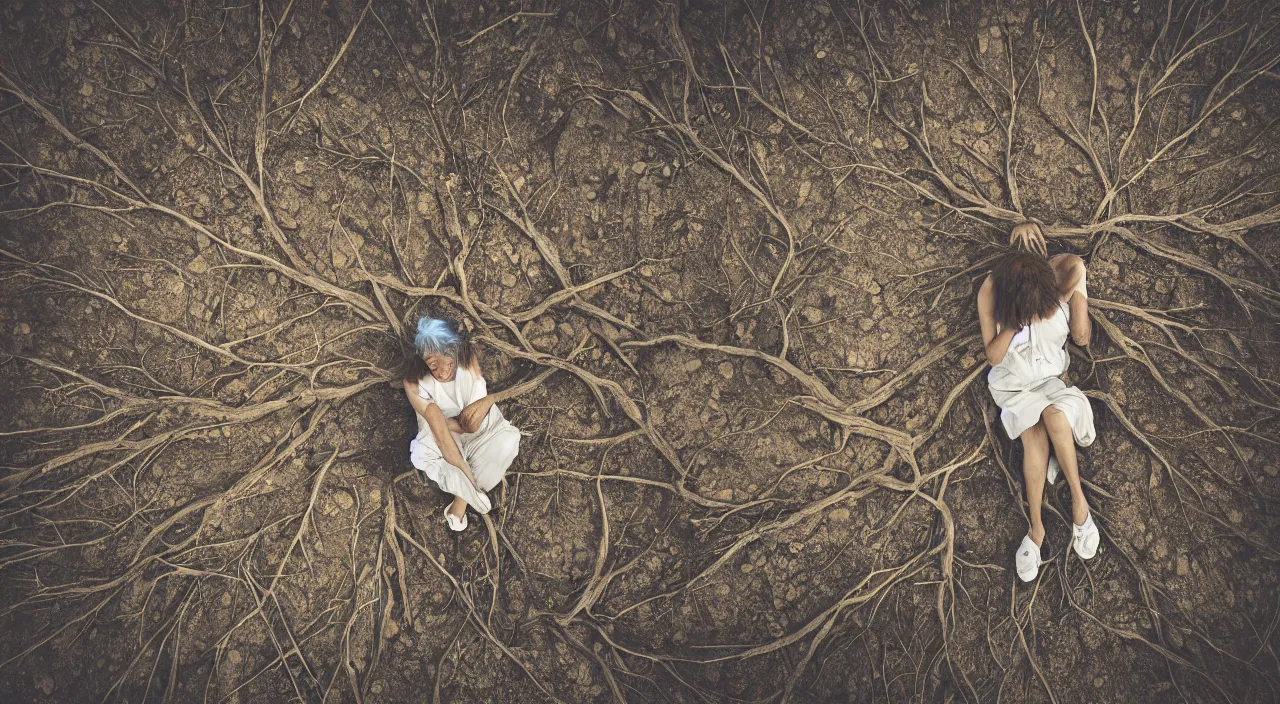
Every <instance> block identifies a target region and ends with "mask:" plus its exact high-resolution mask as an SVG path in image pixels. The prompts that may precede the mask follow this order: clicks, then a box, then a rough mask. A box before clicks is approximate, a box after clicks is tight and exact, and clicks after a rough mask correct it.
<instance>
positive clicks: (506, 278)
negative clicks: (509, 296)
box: [502, 272, 516, 288]
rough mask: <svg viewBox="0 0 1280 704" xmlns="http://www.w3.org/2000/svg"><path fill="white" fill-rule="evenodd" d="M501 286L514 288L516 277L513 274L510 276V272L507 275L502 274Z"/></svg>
mask: <svg viewBox="0 0 1280 704" xmlns="http://www.w3.org/2000/svg"><path fill="white" fill-rule="evenodd" d="M502 285H503V286H506V287H507V288H511V287H512V286H515V285H516V275H515V274H512V273H511V272H507V273H505V274H503V275H502Z"/></svg>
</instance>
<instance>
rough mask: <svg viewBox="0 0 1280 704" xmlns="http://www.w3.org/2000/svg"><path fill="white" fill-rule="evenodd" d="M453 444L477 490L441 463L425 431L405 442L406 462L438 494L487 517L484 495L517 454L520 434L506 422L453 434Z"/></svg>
mask: <svg viewBox="0 0 1280 704" xmlns="http://www.w3.org/2000/svg"><path fill="white" fill-rule="evenodd" d="M453 441H454V442H455V443H457V445H458V450H459V451H461V452H462V458H463V459H465V460H466V461H467V464H468V465H470V467H471V473H472V475H474V476H475V478H476V483H477V484H479V485H480V488H479V489H477V488H476V487H475V486H473V485H472V484H471V481H470V480H468V479H467V475H465V474H463V473H462V470H461V469H459V468H457V467H455V466H453V465H451V464H449V463H448V462H446V461H445V459H444V455H442V454H441V453H440V446H439V445H438V444H436V438H435V435H433V434H432V433H431V430H430V429H429V428H424V429H423V430H422V432H420V433H418V437H416V438H414V439H413V440H410V441H409V460H410V461H411V462H413V466H414V467H416V468H418V469H420V470H422V472H423V473H424V474H426V475H427V478H428V479H430V480H431V481H433V482H435V483H436V485H437V486H439V487H440V489H441V490H443V491H445V492H447V493H450V494H453V495H454V496H458V497H461V498H462V500H463V501H466V502H467V503H468V504H470V505H471V507H472V508H474V509H475V510H476V511H477V512H479V513H488V512H489V510H490V508H491V505H490V503H489V497H488V496H487V495H485V492H486V491H489V490H490V489H492V488H493V487H495V486H497V485H498V483H499V482H501V481H502V478H503V477H504V476H506V474H507V468H509V467H510V466H511V462H512V461H513V460H514V459H515V458H516V455H517V454H519V452H520V431H519V430H517V429H516V427H515V426H513V425H511V424H510V423H507V422H502V423H495V424H493V427H490V428H486V429H484V430H482V431H480V432H477V433H467V434H465V435H457V434H454V436H453Z"/></svg>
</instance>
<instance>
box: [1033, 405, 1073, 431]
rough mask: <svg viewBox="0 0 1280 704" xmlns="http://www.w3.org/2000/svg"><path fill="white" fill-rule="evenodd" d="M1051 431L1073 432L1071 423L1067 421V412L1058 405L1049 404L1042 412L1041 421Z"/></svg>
mask: <svg viewBox="0 0 1280 704" xmlns="http://www.w3.org/2000/svg"><path fill="white" fill-rule="evenodd" d="M1038 425H1043V426H1044V428H1045V429H1046V430H1047V431H1049V434H1050V435H1057V434H1059V433H1062V432H1068V433H1069V432H1071V423H1070V422H1068V421H1067V414H1065V413H1063V412H1062V411H1060V410H1058V408H1057V407H1056V406H1049V407H1048V408H1046V409H1044V412H1043V413H1041V414H1040V423H1038Z"/></svg>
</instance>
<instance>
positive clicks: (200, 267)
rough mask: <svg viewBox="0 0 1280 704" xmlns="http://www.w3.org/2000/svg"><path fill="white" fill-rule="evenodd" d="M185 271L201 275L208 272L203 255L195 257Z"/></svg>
mask: <svg viewBox="0 0 1280 704" xmlns="http://www.w3.org/2000/svg"><path fill="white" fill-rule="evenodd" d="M187 270H188V271H190V272H191V273H193V274H203V273H205V272H206V271H208V270H209V264H208V262H206V261H205V260H204V256H203V255H196V258H195V259H192V260H191V262H190V263H189V264H187Z"/></svg>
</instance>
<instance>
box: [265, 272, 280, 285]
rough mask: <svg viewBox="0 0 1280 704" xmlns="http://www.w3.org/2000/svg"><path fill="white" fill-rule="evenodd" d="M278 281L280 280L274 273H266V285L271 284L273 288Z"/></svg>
mask: <svg viewBox="0 0 1280 704" xmlns="http://www.w3.org/2000/svg"><path fill="white" fill-rule="evenodd" d="M279 280H280V277H279V276H278V275H277V274H276V272H274V271H270V272H267V283H268V284H271V285H272V286H275V285H276V282H277V281H279Z"/></svg>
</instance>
